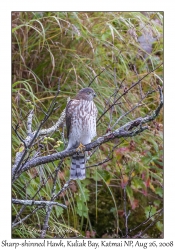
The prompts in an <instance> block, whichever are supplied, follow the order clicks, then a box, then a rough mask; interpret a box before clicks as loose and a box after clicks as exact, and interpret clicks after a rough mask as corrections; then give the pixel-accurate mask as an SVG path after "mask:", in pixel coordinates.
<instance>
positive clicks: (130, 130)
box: [12, 87, 163, 180]
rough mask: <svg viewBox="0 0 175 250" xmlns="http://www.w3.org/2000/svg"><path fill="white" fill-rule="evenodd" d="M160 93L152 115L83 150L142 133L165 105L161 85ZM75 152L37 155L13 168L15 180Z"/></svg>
mask: <svg viewBox="0 0 175 250" xmlns="http://www.w3.org/2000/svg"><path fill="white" fill-rule="evenodd" d="M159 93H160V103H159V105H158V107H157V109H156V110H155V111H153V114H152V115H148V116H146V117H144V118H143V117H139V118H137V119H135V120H133V121H130V122H128V123H126V124H125V125H123V126H121V127H120V128H118V129H116V130H115V131H113V132H110V133H107V134H105V135H104V136H101V137H99V138H97V140H95V141H93V142H91V143H89V144H87V145H85V148H84V149H83V150H82V152H84V151H90V150H92V149H93V148H95V147H97V146H99V145H101V144H103V143H105V142H108V141H111V140H113V139H115V138H123V137H132V136H135V135H137V134H139V133H141V132H142V131H144V130H146V129H148V126H144V127H142V125H143V124H145V123H147V122H150V121H152V120H154V119H155V118H156V117H157V116H158V114H159V112H160V110H161V108H162V106H163V94H162V89H161V88H160V87H159ZM134 128H135V130H134ZM75 153H77V151H76V149H71V150H64V151H62V152H59V153H54V154H51V155H47V156H42V157H36V158H35V159H32V160H31V161H28V162H26V163H25V164H24V165H23V166H22V168H21V169H20V171H18V172H16V174H15V168H12V176H13V180H15V179H16V178H18V176H19V175H20V174H21V173H22V172H24V171H27V170H29V169H30V168H32V167H35V166H38V165H41V164H45V163H49V162H52V161H55V160H58V159H64V158H66V157H68V156H72V155H73V154H75Z"/></svg>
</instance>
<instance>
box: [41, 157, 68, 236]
mask: <svg viewBox="0 0 175 250" xmlns="http://www.w3.org/2000/svg"><path fill="white" fill-rule="evenodd" d="M62 163H63V160H61V161H60V162H59V165H58V167H57V168H56V170H55V177H54V179H53V186H52V196H51V201H50V202H52V201H53V200H55V197H54V195H55V189H56V181H57V176H58V172H59V171H60V167H61V165H62ZM64 206H65V205H64ZM52 207H53V205H50V206H49V207H48V208H46V216H45V220H44V225H43V229H42V230H41V235H40V237H41V238H42V239H44V237H45V235H46V232H47V229H48V223H49V217H50V213H51V211H52ZM65 208H66V206H65Z"/></svg>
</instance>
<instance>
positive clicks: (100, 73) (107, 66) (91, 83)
mask: <svg viewBox="0 0 175 250" xmlns="http://www.w3.org/2000/svg"><path fill="white" fill-rule="evenodd" d="M107 67H109V66H107ZM107 67H106V68H104V69H103V70H102V71H101V72H100V73H99V74H98V75H96V76H95V77H94V78H93V79H92V81H91V82H90V83H89V85H88V87H90V86H91V84H92V83H93V81H94V80H95V79H96V78H97V77H98V76H99V75H101V74H102V73H103V71H105V70H106V69H107Z"/></svg>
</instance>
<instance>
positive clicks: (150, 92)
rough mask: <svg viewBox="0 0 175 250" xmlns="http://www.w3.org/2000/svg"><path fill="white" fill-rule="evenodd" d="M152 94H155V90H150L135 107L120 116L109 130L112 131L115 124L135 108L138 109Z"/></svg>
mask: <svg viewBox="0 0 175 250" xmlns="http://www.w3.org/2000/svg"><path fill="white" fill-rule="evenodd" d="M153 92H155V90H152V91H148V92H147V93H146V94H145V95H144V96H143V97H142V99H141V100H140V101H139V102H138V103H137V105H135V106H134V107H133V108H131V109H130V110H129V111H127V112H126V113H124V114H123V115H121V116H120V117H119V118H118V119H117V121H116V122H115V123H114V125H113V126H112V128H111V129H113V128H114V127H115V126H116V125H117V124H118V122H119V121H120V120H121V119H122V118H123V117H125V116H127V115H128V114H129V113H131V112H132V111H133V110H135V109H136V108H138V107H139V106H140V104H141V102H142V101H143V100H144V99H145V98H146V97H147V96H148V95H150V94H152V93H153Z"/></svg>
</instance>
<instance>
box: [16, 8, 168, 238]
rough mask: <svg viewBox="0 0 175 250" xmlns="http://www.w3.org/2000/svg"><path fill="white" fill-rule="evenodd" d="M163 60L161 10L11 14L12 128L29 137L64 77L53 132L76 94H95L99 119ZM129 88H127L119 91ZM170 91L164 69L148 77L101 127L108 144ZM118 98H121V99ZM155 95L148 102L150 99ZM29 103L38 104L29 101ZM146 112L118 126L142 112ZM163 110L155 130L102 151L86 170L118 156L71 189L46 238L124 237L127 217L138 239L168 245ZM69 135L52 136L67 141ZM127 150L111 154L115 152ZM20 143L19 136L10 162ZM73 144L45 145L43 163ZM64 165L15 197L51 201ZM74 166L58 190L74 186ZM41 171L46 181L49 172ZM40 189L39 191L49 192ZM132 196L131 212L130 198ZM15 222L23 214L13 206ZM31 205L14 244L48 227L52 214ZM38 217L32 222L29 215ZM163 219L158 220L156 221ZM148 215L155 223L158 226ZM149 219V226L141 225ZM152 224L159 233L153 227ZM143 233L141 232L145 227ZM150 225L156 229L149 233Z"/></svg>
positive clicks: (37, 176)
mask: <svg viewBox="0 0 175 250" xmlns="http://www.w3.org/2000/svg"><path fill="white" fill-rule="evenodd" d="M162 62H163V13H161V12H12V125H13V126H16V125H17V124H19V128H18V133H19V134H20V135H21V137H22V138H25V137H26V117H27V115H28V113H29V111H30V108H31V107H30V106H31V105H33V106H34V112H35V114H34V121H33V130H35V129H37V127H38V124H39V122H40V121H41V120H42V118H43V116H44V114H43V112H41V108H42V109H43V110H45V111H46V110H47V108H48V106H49V104H50V102H51V101H52V100H53V98H54V95H55V93H56V91H57V84H58V78H59V77H61V88H60V89H61V91H60V94H59V95H58V97H57V101H58V108H57V109H56V110H55V111H54V113H53V114H52V116H51V117H50V119H49V120H48V121H47V124H46V126H45V127H46V128H47V127H50V126H52V125H53V124H54V123H55V122H56V121H57V119H58V118H59V116H60V114H61V112H62V111H63V109H64V108H65V106H66V104H67V98H68V97H70V98H72V97H74V96H75V95H76V93H77V92H78V90H80V89H81V88H83V87H87V86H88V84H89V83H90V82H91V81H92V79H93V78H94V77H95V76H96V75H98V74H99V73H100V72H101V71H102V70H103V69H104V68H106V70H104V71H103V73H101V74H100V75H99V76H98V77H96V78H95V80H94V81H93V83H92V85H91V87H92V88H93V89H94V90H95V92H96V93H97V98H96V100H95V103H96V105H97V108H98V112H99V114H98V117H100V116H101V115H102V113H103V112H104V110H106V109H107V108H108V107H109V105H110V104H112V103H113V100H114V98H116V96H119V95H121V93H123V91H124V90H125V89H127V88H129V87H130V86H131V84H132V83H134V82H136V81H138V80H139V79H140V78H141V77H143V76H144V75H145V74H146V73H148V72H150V71H151V70H153V69H154V68H156V67H157V66H158V65H160V64H162ZM121 83H122V84H121ZM158 85H161V86H162V85H163V67H162V66H161V67H159V68H158V69H157V70H156V71H155V72H153V73H151V74H150V75H148V76H147V77H146V78H144V79H143V80H142V82H141V84H139V85H137V86H136V87H135V88H134V89H132V90H131V91H130V92H128V93H127V95H125V96H124V97H123V98H122V99H121V100H120V102H119V103H118V105H115V106H114V108H113V109H110V111H108V112H107V113H106V114H105V115H104V116H103V117H102V118H101V119H100V121H99V122H98V126H97V134H98V136H101V135H103V134H105V133H106V131H108V130H109V129H111V130H114V129H116V128H118V127H120V126H121V125H123V124H125V123H126V122H128V121H130V120H132V119H135V118H137V117H140V116H142V117H144V116H145V115H147V114H151V111H153V110H154V109H155V108H156V107H157V105H158V102H159V93H158V92H157V86H158ZM116 90H118V92H117V93H116V96H115V91H116ZM153 90H154V91H156V92H153V93H152V94H150V95H148V96H147V97H146V98H145V99H143V100H142V102H140V100H141V97H143V96H144V94H146V93H147V92H148V91H153ZM28 101H30V102H31V103H29V102H28ZM139 102H140V105H139V106H138V108H136V109H135V110H133V112H131V113H129V114H128V115H127V116H124V117H123V118H122V119H121V120H120V121H119V122H118V123H117V124H115V122H116V120H117V119H118V118H119V117H120V116H121V115H122V114H124V113H125V112H127V111H128V110H130V109H131V108H132V107H133V106H134V105H136V104H137V103H139ZM162 121H163V112H162V111H161V115H159V117H158V118H157V119H156V121H153V122H152V123H151V124H149V126H150V129H149V130H147V131H144V132H143V133H142V134H140V135H137V136H136V137H133V138H125V139H121V140H113V141H111V142H109V143H106V144H103V145H101V146H100V148H99V149H98V150H97V151H96V152H95V153H94V154H93V156H92V157H91V158H90V160H89V161H88V164H87V166H92V165H93V164H95V163H98V162H102V161H103V160H104V159H106V158H107V157H108V155H109V154H110V152H111V151H113V158H112V159H111V160H110V161H108V162H105V163H103V164H100V165H99V166H98V167H91V168H88V169H87V178H86V179H85V180H83V181H77V182H73V183H72V185H71V186H70V188H69V189H68V190H67V191H66V192H64V193H62V195H61V197H60V199H59V200H57V201H58V202H60V203H63V204H66V205H67V206H68V208H67V209H66V210H63V208H60V207H54V208H53V209H52V212H51V216H50V220H49V230H48V231H47V235H46V237H47V238H54V237H58V238H59V237H75V236H77V235H80V236H81V237H83V236H84V237H97V238H119V237H124V235H125V231H126V226H125V220H126V214H125V209H127V212H128V211H129V213H130V216H129V217H128V228H129V230H131V231H130V236H131V237H135V236H136V235H137V234H138V233H139V232H140V231H141V230H142V231H143V232H144V233H143V235H142V237H145V238H161V237H163V235H162V233H163V217H162V216H158V217H156V216H157V214H158V215H160V214H159V213H158V212H159V211H160V209H162V207H163V128H162ZM64 132H65V129H64V128H63V129H60V130H58V131H57V132H56V133H54V134H52V135H51V137H52V138H53V139H54V140H55V141H56V140H61V141H63V134H64ZM117 144H120V145H119V146H118V147H116V148H113V147H114V145H117ZM20 145H21V142H20V140H19V138H18V137H17V136H16V134H15V133H14V132H13V131H12V161H13V162H14V158H15V154H16V152H18V151H19V150H20ZM64 147H65V145H64V143H63V144H60V145H59V147H58V148H55V147H54V144H53V143H52V142H50V143H48V144H46V145H45V148H44V153H43V154H45V155H47V154H51V153H54V152H57V151H62V150H63V149H64ZM58 162H59V161H56V162H54V164H53V163H49V164H45V165H44V166H39V167H36V168H32V169H31V170H29V171H28V172H25V173H23V174H22V175H21V176H20V178H19V179H18V180H17V181H16V182H14V184H13V185H12V197H13V198H18V199H32V198H34V199H35V200H42V199H43V200H50V193H51V189H52V184H53V180H52V173H53V171H54V169H55V166H57V165H58ZM69 169H70V159H69V158H66V159H64V162H63V165H62V168H61V171H60V172H59V174H58V178H57V186H56V189H57V192H58V190H59V189H61V187H62V186H63V185H64V183H65V182H66V180H68V178H69ZM41 173H42V174H41ZM42 182H45V185H43V186H42V187H41V188H40V191H39V192H37V190H38V187H40V186H41V185H42ZM125 192H126V204H125V205H124V195H125ZM12 206H13V208H12V221H13V220H14V219H15V218H16V215H17V214H18V213H19V211H20V208H21V206H20V205H12ZM32 211H33V208H32V207H25V209H24V210H23V211H22V212H21V215H20V219H23V218H25V217H26V215H28V214H30V216H29V217H28V218H26V219H25V220H24V221H23V222H22V223H19V224H18V225H17V226H15V227H14V228H13V229H12V237H13V238H37V237H39V235H40V230H41V229H42V226H43V222H44V218H45V209H44V208H43V209H39V210H38V211H36V212H33V213H32ZM31 213H32V214H31ZM154 214H155V216H152V215H154ZM150 216H152V217H151V218H150ZM147 219H148V223H145V224H143V222H145V221H146V220H147ZM151 223H152V226H149V225H150V224H151ZM139 225H140V227H138V226H139ZM147 227H148V228H147Z"/></svg>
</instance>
